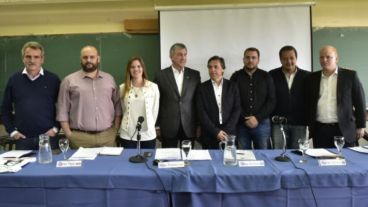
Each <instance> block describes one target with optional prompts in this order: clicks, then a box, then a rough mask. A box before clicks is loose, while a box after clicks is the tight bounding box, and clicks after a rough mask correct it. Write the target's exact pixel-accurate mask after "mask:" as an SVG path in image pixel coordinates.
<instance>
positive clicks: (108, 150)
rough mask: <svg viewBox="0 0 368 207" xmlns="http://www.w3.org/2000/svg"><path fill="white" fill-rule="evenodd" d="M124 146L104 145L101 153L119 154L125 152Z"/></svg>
mask: <svg viewBox="0 0 368 207" xmlns="http://www.w3.org/2000/svg"><path fill="white" fill-rule="evenodd" d="M123 149H124V148H123V147H102V148H101V151H100V153H99V154H100V155H111V156H118V155H121V153H122V152H123Z"/></svg>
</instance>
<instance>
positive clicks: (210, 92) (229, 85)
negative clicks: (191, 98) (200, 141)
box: [196, 79, 241, 141]
mask: <svg viewBox="0 0 368 207" xmlns="http://www.w3.org/2000/svg"><path fill="white" fill-rule="evenodd" d="M223 81H224V82H223V86H222V104H221V108H222V125H221V126H220V122H219V108H218V106H217V102H216V97H215V92H214V89H213V86H212V82H211V79H210V80H208V81H206V82H204V83H202V84H201V85H200V86H199V88H198V91H197V95H196V105H197V113H198V116H199V120H200V123H201V126H202V135H203V137H204V138H207V139H212V140H214V141H216V136H217V134H218V133H219V132H220V130H223V131H225V132H226V133H228V134H235V133H236V124H237V122H238V120H239V116H240V112H241V106H240V98H239V90H238V87H237V85H236V84H235V83H233V82H231V81H229V80H226V79H223Z"/></svg>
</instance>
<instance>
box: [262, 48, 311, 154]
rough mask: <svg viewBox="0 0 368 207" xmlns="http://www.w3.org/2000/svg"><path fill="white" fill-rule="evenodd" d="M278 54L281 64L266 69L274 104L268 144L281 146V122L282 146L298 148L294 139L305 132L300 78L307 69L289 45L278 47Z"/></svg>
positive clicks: (303, 100)
mask: <svg viewBox="0 0 368 207" xmlns="http://www.w3.org/2000/svg"><path fill="white" fill-rule="evenodd" d="M279 57H280V62H281V65H282V66H281V67H279V68H276V69H273V70H271V71H270V72H269V73H270V75H271V77H272V78H273V83H274V85H275V92H276V107H275V110H274V111H273V113H272V117H273V119H272V120H273V122H274V123H273V124H272V145H273V148H274V149H282V148H283V146H284V141H283V137H282V132H281V130H280V124H283V129H284V131H285V136H286V147H287V148H289V149H298V148H299V145H298V139H305V138H306V133H307V127H306V125H307V120H306V117H305V82H304V81H305V78H306V77H307V76H308V74H309V73H310V72H309V71H305V70H303V69H300V68H299V67H298V66H297V58H298V53H297V51H296V49H295V48H294V47H293V46H290V45H287V46H284V47H282V48H281V49H280V52H279ZM277 117H279V119H278V120H277ZM280 117H282V118H281V119H280ZM283 118H286V120H285V119H283ZM280 122H281V123H280Z"/></svg>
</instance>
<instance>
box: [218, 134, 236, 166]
mask: <svg viewBox="0 0 368 207" xmlns="http://www.w3.org/2000/svg"><path fill="white" fill-rule="evenodd" d="M222 144H225V148H224V149H222V147H221V145H222ZM219 145H220V149H221V151H223V152H224V161H223V162H224V165H227V166H235V165H237V164H238V162H237V160H236V145H235V136H234V135H228V136H227V137H226V138H225V140H223V141H222V142H220V143H219Z"/></svg>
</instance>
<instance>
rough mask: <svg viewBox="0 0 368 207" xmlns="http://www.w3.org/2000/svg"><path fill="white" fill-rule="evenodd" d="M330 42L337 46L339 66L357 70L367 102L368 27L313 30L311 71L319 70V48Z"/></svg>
mask: <svg viewBox="0 0 368 207" xmlns="http://www.w3.org/2000/svg"><path fill="white" fill-rule="evenodd" d="M326 44H330V45H333V46H335V47H336V48H337V51H338V53H339V66H341V67H345V68H350V69H353V70H355V71H357V72H358V77H359V79H360V81H361V82H362V85H363V87H364V91H365V97H366V98H365V100H366V103H367V102H368V68H367V65H368V28H329V29H318V30H317V29H315V30H314V31H313V71H317V70H320V68H321V67H320V65H319V49H320V48H321V47H322V46H324V45H326Z"/></svg>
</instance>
